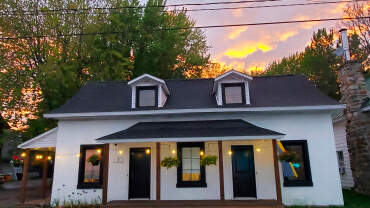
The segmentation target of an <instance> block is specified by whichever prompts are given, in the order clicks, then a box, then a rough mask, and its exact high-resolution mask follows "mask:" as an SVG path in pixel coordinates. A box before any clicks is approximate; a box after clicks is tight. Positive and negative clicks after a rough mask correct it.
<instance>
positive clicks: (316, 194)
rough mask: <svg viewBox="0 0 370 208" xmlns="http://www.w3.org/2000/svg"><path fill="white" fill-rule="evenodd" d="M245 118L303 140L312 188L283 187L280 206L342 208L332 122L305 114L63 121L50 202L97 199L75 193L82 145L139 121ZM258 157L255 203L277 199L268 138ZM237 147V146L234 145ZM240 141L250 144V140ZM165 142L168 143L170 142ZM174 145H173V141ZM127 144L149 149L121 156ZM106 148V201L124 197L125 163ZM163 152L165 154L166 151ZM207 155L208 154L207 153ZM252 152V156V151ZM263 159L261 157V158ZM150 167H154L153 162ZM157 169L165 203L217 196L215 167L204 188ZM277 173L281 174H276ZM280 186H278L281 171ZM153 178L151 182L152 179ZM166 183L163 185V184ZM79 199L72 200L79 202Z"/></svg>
mask: <svg viewBox="0 0 370 208" xmlns="http://www.w3.org/2000/svg"><path fill="white" fill-rule="evenodd" d="M237 118H240V119H244V120H246V121H248V122H251V123H252V124H255V125H257V126H260V127H263V128H267V129H271V130H275V131H278V132H281V133H284V134H286V136H285V138H284V139H286V140H302V139H304V140H307V143H308V151H309V157H310V165H311V174H312V180H313V186H312V187H282V197H283V203H284V204H286V205H292V204H306V205H343V197H342V191H341V184H340V177H339V173H338V163H337V158H336V150H335V143H334V134H333V128H332V121H331V117H330V114H329V112H327V113H325V112H316V113H315V112H306V113H293V112H291V113H289V112H284V113H283V112H280V113H278V112H276V113H266V112H259V113H250V112H249V113H239V112H238V113H228V114H221V113H213V114H193V115H176V116H175V115H169V116H141V117H132V116H131V117H121V118H116V119H107V118H105V119H104V120H103V119H101V120H97V119H96V120H62V121H59V127H58V129H59V130H58V138H57V148H56V154H57V156H58V155H60V156H61V157H60V158H58V157H57V159H56V161H55V171H54V181H53V192H52V201H53V200H54V199H59V200H64V199H66V200H67V199H68V196H70V195H71V193H72V192H74V193H77V192H78V193H80V192H83V193H84V195H83V196H84V197H83V199H86V200H87V201H92V200H94V199H96V198H98V197H100V198H101V189H96V190H95V191H94V190H90V189H84V190H78V189H77V178H78V177H77V176H78V165H79V164H78V161H79V159H78V157H76V154H77V153H78V152H79V149H80V145H81V144H95V143H97V142H96V141H95V139H96V138H99V137H102V136H105V135H107V134H111V133H114V132H117V131H120V130H123V129H126V128H128V127H130V126H132V125H133V124H135V123H137V122H142V121H180V120H206V119H209V120H211V119H212V120H215V119H237ZM259 142H261V143H258V142H257V143H256V146H258V145H260V147H261V150H262V151H261V152H260V153H261V154H260V155H255V156H256V158H255V161H256V162H255V163H256V172H257V176H256V177H257V197H258V198H260V199H269V198H270V199H271V198H273V197H276V196H275V195H276V193H275V191H274V190H275V188H274V187H275V183H274V180H273V164H272V161H271V160H272V157H270V156H269V155H271V151H270V150H271V149H270V148H271V146H270V143H271V141H270V140H266V143H263V141H259ZM231 143H232V141H228V142H226V141H225V142H224V144H225V145H224V148H225V149H224V150H223V151H224V155H225V156H224V158H225V159H224V169H225V196H226V197H227V198H228V199H231V197H232V188H231V187H232V185H231V184H232V181H230V171H231V170H230V164H229V163H230V162H228V161H230V160H229V159H227V156H228V154H227V148H228V146H229V145H231ZM235 143H239V142H235ZM242 143H245V144H250V143H251V141H244V142H242ZM166 144H168V143H163V144H162V146H161V148H162V149H163V152H164V153H165V152H166V150H165V149H166V148H167V149H169V148H172V147H165V145H166ZM169 144H170V143H169ZM173 144H174V143H173ZM209 144H210V145H208V143H207V146H206V151H210V152H214V153H216V152H217V145H216V143H215V142H213V143H212V142H209ZM130 145H151V144H150V143H148V144H139V143H137V144H118V145H117V146H120V147H124V148H126V149H124V152H125V153H124V154H127V153H128V150H127V148H128V147H129V146H130ZM110 146H111V155H112V160H110V161H111V164H110V167H109V181H108V183H109V187H108V199H109V200H113V199H126V197H127V191H128V189H127V182H125V181H127V180H126V179H125V177H127V176H125V175H126V174H127V164H128V159H127V157H126V158H123V165H122V164H118V163H116V164H113V161H114V159H113V158H114V156H113V155H114V153H113V152H112V151H113V148H114V144H112V145H110ZM151 147H152V155H155V153H154V152H155V151H154V150H155V148H154V147H153V146H151ZM167 152H168V151H167ZM206 154H207V153H206ZM255 154H256V153H255ZM263 155H264V156H263ZM152 167H155V166H154V165H153V161H152ZM153 171H154V168H152V170H151V172H152V181H155V180H154V178H155V172H154V173H153ZM166 171H167V170H162V198H163V197H166V199H217V198H218V197H219V184H218V183H219V182H218V181H219V180H218V170H217V167H209V168H207V185H208V187H207V188H201V189H200V188H189V189H181V190H180V189H176V188H175V187H176V183H174V181H175V175H174V172H175V170H168V171H167V172H166ZM280 171H281V170H280ZM280 176H281V184H283V178H282V173H280ZM153 177H154V178H153ZM163 183H165V184H163ZM151 188H152V192H151V199H154V198H155V193H154V190H155V184H152V185H151ZM78 197H79V196H75V197H74V198H76V199H78Z"/></svg>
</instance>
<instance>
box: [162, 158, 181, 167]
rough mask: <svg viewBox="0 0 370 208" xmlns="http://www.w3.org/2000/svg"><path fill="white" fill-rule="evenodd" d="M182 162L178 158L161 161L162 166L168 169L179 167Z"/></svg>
mask: <svg viewBox="0 0 370 208" xmlns="http://www.w3.org/2000/svg"><path fill="white" fill-rule="evenodd" d="M179 165H180V160H179V159H178V158H177V157H166V158H164V159H163V160H162V161H161V166H162V167H166V168H167V169H169V168H172V167H179Z"/></svg>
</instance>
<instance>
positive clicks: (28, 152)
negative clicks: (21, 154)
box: [19, 149, 30, 204]
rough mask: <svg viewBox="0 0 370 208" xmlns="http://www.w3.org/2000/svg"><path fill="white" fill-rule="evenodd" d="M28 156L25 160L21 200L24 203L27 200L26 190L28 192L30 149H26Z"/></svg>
mask: <svg viewBox="0 0 370 208" xmlns="http://www.w3.org/2000/svg"><path fill="white" fill-rule="evenodd" d="M25 153H26V157H25V158H24V161H23V176H22V181H21V192H20V197H19V201H20V203H22V204H24V202H25V201H26V192H27V178H28V165H29V162H30V149H26V152H25Z"/></svg>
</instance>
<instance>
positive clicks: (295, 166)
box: [284, 145, 306, 180]
mask: <svg viewBox="0 0 370 208" xmlns="http://www.w3.org/2000/svg"><path fill="white" fill-rule="evenodd" d="M285 149H286V150H287V151H290V152H294V153H295V155H296V158H295V159H296V161H295V162H292V163H291V164H290V163H287V164H285V165H284V166H285V168H284V169H286V170H289V169H291V170H292V171H286V173H285V172H284V177H287V178H288V179H289V180H306V173H305V164H304V158H303V157H304V154H303V148H302V146H301V145H286V146H285ZM286 166H288V167H286ZM294 172H295V173H296V174H295V173H294Z"/></svg>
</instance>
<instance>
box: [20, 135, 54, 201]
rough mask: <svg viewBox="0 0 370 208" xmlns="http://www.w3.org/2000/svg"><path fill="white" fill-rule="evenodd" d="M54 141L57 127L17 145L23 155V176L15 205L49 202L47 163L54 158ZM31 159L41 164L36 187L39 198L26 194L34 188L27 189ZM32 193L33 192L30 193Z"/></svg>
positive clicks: (49, 188)
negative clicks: (40, 177) (30, 197)
mask: <svg viewBox="0 0 370 208" xmlns="http://www.w3.org/2000/svg"><path fill="white" fill-rule="evenodd" d="M56 141H57V128H53V129H51V130H49V131H47V132H45V133H43V134H40V135H39V136H36V137H34V138H32V139H30V140H28V141H26V142H24V143H22V144H20V145H18V148H20V149H23V152H22V153H21V156H22V157H23V176H22V180H21V187H20V191H19V197H18V199H19V203H18V205H17V207H31V206H39V205H42V204H49V203H50V195H51V186H50V184H51V183H50V181H49V180H48V171H49V170H48V169H49V166H50V165H49V164H52V161H53V160H54V155H55V147H56ZM36 152H37V153H36ZM32 161H38V162H40V163H41V164H42V180H41V184H40V187H41V188H40V189H38V190H39V191H40V193H39V198H37V197H35V196H33V197H32V199H28V198H27V196H29V194H30V193H29V192H30V191H34V189H32V190H28V180H29V175H28V173H29V168H30V165H31V163H32ZM51 180H52V179H51ZM32 195H35V194H34V193H32Z"/></svg>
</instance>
